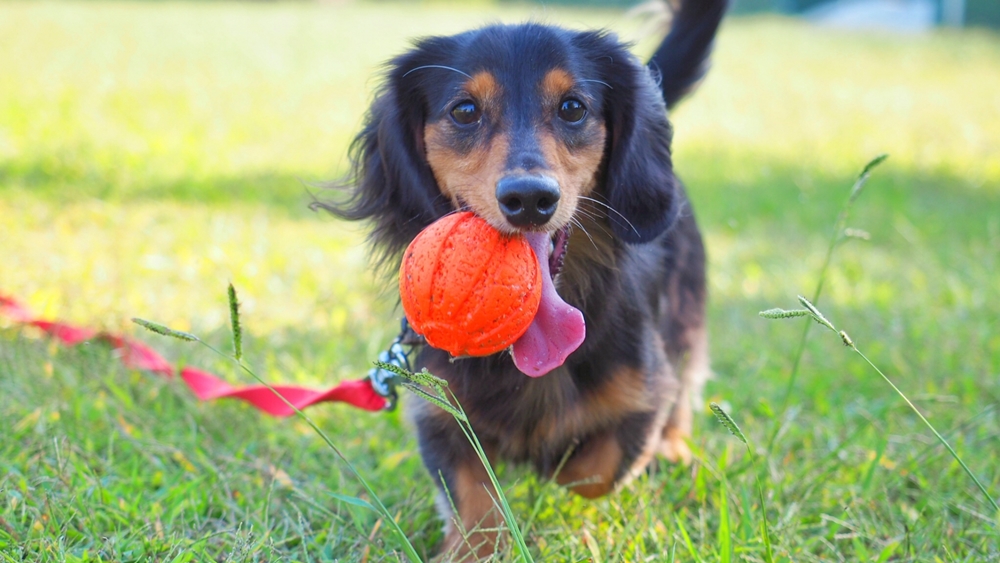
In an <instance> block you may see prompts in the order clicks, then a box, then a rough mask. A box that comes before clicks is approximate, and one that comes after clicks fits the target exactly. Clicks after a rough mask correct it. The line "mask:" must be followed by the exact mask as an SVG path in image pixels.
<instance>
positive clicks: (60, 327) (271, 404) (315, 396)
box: [0, 295, 386, 416]
mask: <svg viewBox="0 0 1000 563" xmlns="http://www.w3.org/2000/svg"><path fill="white" fill-rule="evenodd" d="M0 315H5V316H7V317H8V318H10V319H11V320H13V321H14V322H17V323H20V324H23V325H29V326H33V327H37V328H39V329H41V330H42V332H44V333H46V334H48V335H49V336H51V337H53V338H55V339H56V340H57V341H59V342H61V343H63V344H65V345H67V346H75V345H77V344H80V343H81V342H86V341H88V340H102V341H104V342H106V343H108V344H109V345H111V347H112V348H114V349H115V350H117V351H118V354H119V357H120V358H121V362H122V365H124V366H125V367H127V368H129V369H135V370H141V371H149V372H152V373H156V374H159V375H162V376H164V377H173V376H174V374H175V373H176V370H175V369H174V367H173V366H172V365H171V364H170V363H169V362H167V360H166V359H164V358H163V356H161V355H160V354H159V353H157V352H156V351H155V350H153V349H152V348H150V347H149V346H147V345H146V344H144V343H142V342H140V341H138V340H134V339H132V338H128V337H125V336H120V335H117V334H111V333H108V332H101V331H97V330H94V329H90V328H86V327H78V326H73V325H69V324H66V323H62V322H58V321H47V320H43V319H39V318H36V317H35V316H34V314H33V313H32V312H31V311H30V310H29V309H28V308H27V307H26V306H25V305H24V304H23V303H20V302H18V301H17V300H15V299H13V298H11V297H5V296H3V295H0ZM180 376H181V379H183V380H184V383H186V384H187V386H188V387H190V388H191V391H192V392H193V393H194V394H195V396H196V397H198V398H199V399H200V400H202V401H209V400H212V399H222V398H233V399H239V400H241V401H245V402H247V403H249V404H250V405H252V406H254V407H255V408H257V409H258V410H260V411H263V412H265V413H267V414H269V415H271V416H289V415H291V414H294V413H295V410H294V409H293V408H291V407H290V406H288V404H286V403H285V401H283V400H281V397H284V398H285V399H286V400H287V401H288V402H289V403H291V404H292V405H295V407H296V408H298V409H299V410H302V409H304V408H306V407H309V406H312V405H315V404H317V403H325V402H342V403H348V404H351V405H354V406H356V407H358V408H361V409H365V410H369V411H378V410H382V409H383V408H385V404H386V401H385V398H384V397H382V396H381V395H379V394H378V393H376V392H375V390H374V389H373V388H372V385H371V382H370V381H368V379H367V378H365V379H360V380H358V381H344V382H342V383H341V384H340V385H337V386H336V387H333V388H331V389H328V390H326V391H319V390H315V389H306V388H304V387H297V386H293V385H273V386H272V387H273V388H274V390H275V391H277V392H278V393H280V394H281V397H279V396H278V395H276V394H275V393H274V392H273V391H271V389H268V388H267V387H266V386H264V385H248V386H245V387H234V386H233V385H230V384H229V383H226V382H225V381H223V380H222V379H220V378H219V377H218V376H217V375H215V374H212V373H209V372H207V371H204V370H201V369H198V368H195V367H190V366H188V367H185V368H184V369H182V370H180Z"/></svg>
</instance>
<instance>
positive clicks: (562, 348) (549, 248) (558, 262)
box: [511, 226, 586, 377]
mask: <svg viewBox="0 0 1000 563" xmlns="http://www.w3.org/2000/svg"><path fill="white" fill-rule="evenodd" d="M524 237H525V238H526V239H527V241H528V244H530V245H531V249H532V250H534V252H535V257H536V258H537V259H538V266H539V268H541V270H542V300H541V303H540V304H539V306H538V312H537V313H536V314H535V318H534V320H533V321H532V322H531V326H529V327H528V330H527V331H526V332H525V333H524V334H523V335H522V336H521V338H519V339H518V340H517V341H516V342H514V345H513V346H512V347H511V355H512V356H513V358H514V365H516V366H517V369H519V370H521V371H522V372H523V373H524V374H526V375H528V376H530V377H540V376H542V375H545V374H546V373H549V372H550V371H552V370H554V369H556V368H557V367H559V366H561V365H562V364H563V362H565V361H566V358H567V357H568V356H569V355H570V354H572V353H573V352H574V351H575V350H576V349H577V348H579V347H580V345H581V344H583V339H584V337H585V336H586V326H585V324H584V320H583V313H581V312H580V310H579V309H577V308H575V307H573V306H572V305H570V304H568V303H566V302H565V301H563V299H562V297H560V296H559V293H557V292H556V286H555V279H556V276H558V275H559V273H560V272H561V271H562V267H563V264H564V262H565V261H566V249H567V248H568V246H569V227H568V226H567V227H564V228H562V229H560V230H558V231H556V232H555V234H552V233H548V232H535V231H527V232H524Z"/></svg>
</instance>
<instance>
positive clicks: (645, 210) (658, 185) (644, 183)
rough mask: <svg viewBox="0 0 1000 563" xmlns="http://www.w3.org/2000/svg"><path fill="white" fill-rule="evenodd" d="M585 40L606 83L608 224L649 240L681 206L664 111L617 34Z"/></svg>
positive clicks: (628, 236) (626, 236) (636, 239)
mask: <svg viewBox="0 0 1000 563" xmlns="http://www.w3.org/2000/svg"><path fill="white" fill-rule="evenodd" d="M584 35H588V34H584ZM588 43H589V46H588V47H587V48H588V49H589V50H590V51H591V54H590V57H591V61H592V62H593V63H594V64H595V65H596V70H597V73H598V75H600V77H601V81H603V82H605V83H607V85H608V86H610V88H609V89H607V90H605V91H604V94H605V97H604V120H605V126H606V127H607V129H608V143H607V144H608V146H607V149H606V150H607V156H606V164H605V167H606V168H605V178H604V180H605V181H604V189H605V194H604V195H605V197H606V198H607V200H608V204H609V205H610V206H611V207H612V208H613V209H614V211H616V212H617V213H614V212H612V213H611V214H610V216H609V220H610V221H611V227H612V230H613V231H614V234H615V235H616V236H617V237H619V238H621V239H622V240H625V241H626V242H631V243H643V242H649V241H651V240H653V239H655V238H656V237H657V236H659V235H660V234H661V233H663V232H664V231H666V230H667V229H669V228H670V227H671V226H672V225H673V223H674V221H675V220H676V219H677V215H678V211H679V207H680V206H679V205H678V202H679V198H678V181H677V178H676V177H675V176H674V171H673V164H672V162H671V158H670V140H671V137H672V134H673V133H672V131H671V128H670V123H669V122H668V121H667V109H666V106H665V104H664V102H663V96H662V94H661V93H660V89H659V88H658V87H657V85H656V83H655V81H654V80H653V78H652V76H651V75H650V72H649V70H648V69H647V68H646V67H645V66H644V65H643V64H642V63H640V62H639V61H638V60H637V59H636V58H635V57H634V56H633V55H632V54H631V53H629V52H628V51H627V50H626V49H625V47H624V46H623V45H622V44H621V43H619V42H618V40H617V39H616V38H615V37H613V36H611V35H607V34H600V35H596V34H595V35H590V37H589V41H588ZM594 50H596V52H594Z"/></svg>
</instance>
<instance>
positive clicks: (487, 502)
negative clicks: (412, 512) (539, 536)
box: [414, 403, 504, 563]
mask: <svg viewBox="0 0 1000 563" xmlns="http://www.w3.org/2000/svg"><path fill="white" fill-rule="evenodd" d="M414 410H415V413H414V414H415V417H414V418H415V422H416V424H417V437H418V439H419V441H420V454H421V457H422V458H423V460H424V465H426V466H427V470H428V472H429V473H430V474H431V476H432V477H433V478H434V481H435V482H436V483H437V485H438V498H437V506H438V511H439V512H440V513H441V516H442V518H443V519H444V521H445V539H444V545H443V547H442V550H441V554H440V555H439V556H438V558H437V559H436V560H437V561H439V562H441V563H444V562H449V563H451V562H454V563H458V562H462V563H471V562H474V561H482V560H485V559H487V558H488V557H489V556H490V555H492V554H493V553H495V552H496V551H498V550H499V549H500V547H501V542H503V541H504V538H503V536H502V534H500V527H501V524H502V522H503V518H502V516H501V514H500V510H499V508H497V506H498V503H497V502H496V500H495V499H496V498H497V497H496V490H495V489H494V488H493V485H492V484H491V483H490V478H489V474H487V473H486V469H485V468H484V467H483V463H482V461H481V460H480V459H479V456H478V455H477V454H476V451H475V450H474V449H473V448H472V445H471V444H470V443H469V441H468V439H467V438H466V437H465V435H464V434H463V433H462V431H461V429H460V428H459V426H458V423H457V422H456V421H455V420H454V419H453V418H452V416H451V415H450V414H448V413H446V412H444V411H442V410H441V409H439V408H437V407H436V406H434V405H431V404H430V403H421V404H419V405H417V406H416V408H415V409H414ZM484 447H486V448H487V451H488V450H489V444H488V443H487V444H486V445H485V446H484Z"/></svg>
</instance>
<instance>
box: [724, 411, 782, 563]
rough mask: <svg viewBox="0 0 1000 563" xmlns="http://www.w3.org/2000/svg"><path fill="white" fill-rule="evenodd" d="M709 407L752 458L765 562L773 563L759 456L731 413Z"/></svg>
mask: <svg viewBox="0 0 1000 563" xmlns="http://www.w3.org/2000/svg"><path fill="white" fill-rule="evenodd" d="M709 407H710V408H711V409H712V412H713V413H714V414H715V417H716V418H718V419H719V422H721V423H722V425H723V426H725V427H726V429H727V430H729V432H730V433H731V434H732V435H733V436H736V438H738V439H739V441H740V442H743V445H744V446H746V448H747V455H749V456H750V465H751V467H753V475H754V478H755V479H756V480H757V498H758V499H759V500H760V535H761V538H762V539H763V540H764V550H765V551H764V560H765V561H767V563H773V562H774V549H773V548H772V546H771V534H770V533H769V530H768V527H767V504H766V503H765V502H764V486H763V485H762V484H761V482H760V471H759V470H758V469H757V456H756V455H754V451H753V448H752V447H750V441H749V440H747V437H746V436H745V435H743V431H742V430H740V427H739V426H738V425H737V424H736V421H735V420H733V418H732V417H731V416H729V413H727V412H726V411H724V410H722V407H720V406H719V405H718V404H717V403H710V404H709Z"/></svg>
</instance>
